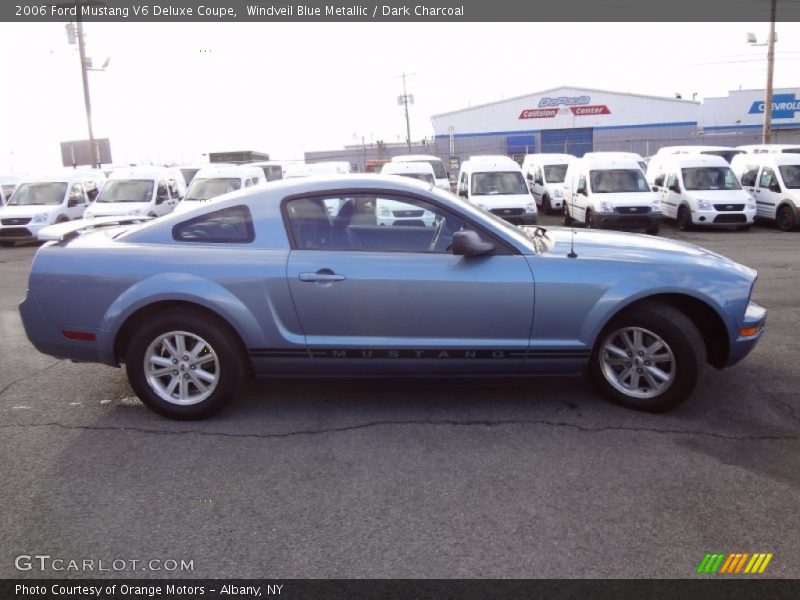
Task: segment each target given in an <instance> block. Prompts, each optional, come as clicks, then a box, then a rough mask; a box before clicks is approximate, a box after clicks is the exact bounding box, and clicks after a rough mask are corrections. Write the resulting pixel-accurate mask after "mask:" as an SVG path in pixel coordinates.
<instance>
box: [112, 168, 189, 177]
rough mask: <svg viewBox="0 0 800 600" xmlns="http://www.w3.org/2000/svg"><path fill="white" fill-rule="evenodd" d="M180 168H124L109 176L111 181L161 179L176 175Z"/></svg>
mask: <svg viewBox="0 0 800 600" xmlns="http://www.w3.org/2000/svg"><path fill="white" fill-rule="evenodd" d="M176 170H178V171H179V169H178V167H122V168H120V169H114V170H112V171H111V173H109V174H108V178H109V179H159V178H161V177H170V176H171V175H174V174H175V171H176Z"/></svg>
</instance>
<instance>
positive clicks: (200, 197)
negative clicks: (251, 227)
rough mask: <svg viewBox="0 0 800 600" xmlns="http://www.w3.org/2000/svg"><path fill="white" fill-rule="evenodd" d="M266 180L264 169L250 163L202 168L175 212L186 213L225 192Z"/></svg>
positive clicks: (258, 183) (259, 183)
mask: <svg viewBox="0 0 800 600" xmlns="http://www.w3.org/2000/svg"><path fill="white" fill-rule="evenodd" d="M266 181H267V179H266V177H264V171H263V170H261V169H260V168H259V167H251V166H250V165H230V166H222V167H220V166H213V167H206V168H205V169H200V170H199V171H198V172H197V174H196V175H195V176H194V178H193V179H192V183H191V184H189V189H188V190H186V195H185V196H184V197H183V200H181V201H180V202H179V203H178V206H176V207H175V211H174V212H176V213H184V212H186V211H188V210H192V209H193V208H197V207H198V206H202V205H203V204H205V203H206V202H210V201H211V200H213V199H214V198H216V197H218V196H222V195H223V194H227V193H229V192H235V191H236V190H240V189H242V188H246V187H251V186H254V185H261V184H263V183H266Z"/></svg>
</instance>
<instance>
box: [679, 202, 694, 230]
mask: <svg viewBox="0 0 800 600" xmlns="http://www.w3.org/2000/svg"><path fill="white" fill-rule="evenodd" d="M677 221H678V229H680V230H681V231H691V229H692V212H691V211H690V210H689V209H688V208H686V207H685V206H681V207H680V208H679V209H678V218H677Z"/></svg>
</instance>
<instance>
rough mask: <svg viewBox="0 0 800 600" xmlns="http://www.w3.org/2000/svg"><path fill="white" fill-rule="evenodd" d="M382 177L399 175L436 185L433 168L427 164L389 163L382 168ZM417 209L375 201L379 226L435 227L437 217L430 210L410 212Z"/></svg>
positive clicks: (398, 203)
mask: <svg viewBox="0 0 800 600" xmlns="http://www.w3.org/2000/svg"><path fill="white" fill-rule="evenodd" d="M381 175H397V176H399V177H408V178H410V179H416V180H418V181H422V182H423V183H426V184H428V185H432V186H433V185H436V184H435V181H436V179H435V177H434V172H433V167H432V166H431V165H430V163H426V162H388V163H386V164H385V165H383V167H382V168H381ZM412 208H415V207H413V206H409V205H408V204H407V203H406V202H398V201H395V200H387V199H385V198H376V199H375V219H376V221H377V223H378V225H390V226H394V225H416V226H419V227H433V225H434V222H435V221H436V215H435V214H434V213H432V212H431V211H429V210H409V209H412Z"/></svg>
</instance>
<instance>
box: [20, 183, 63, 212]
mask: <svg viewBox="0 0 800 600" xmlns="http://www.w3.org/2000/svg"><path fill="white" fill-rule="evenodd" d="M66 191H67V184H66V183H64V182H62V181H58V182H53V183H23V184H21V185H20V186H19V187H18V188H17V189H16V190H14V194H13V195H12V196H11V198H10V199H9V201H8V205H9V206H29V205H33V204H61V201H62V200H64V194H65V193H66Z"/></svg>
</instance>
